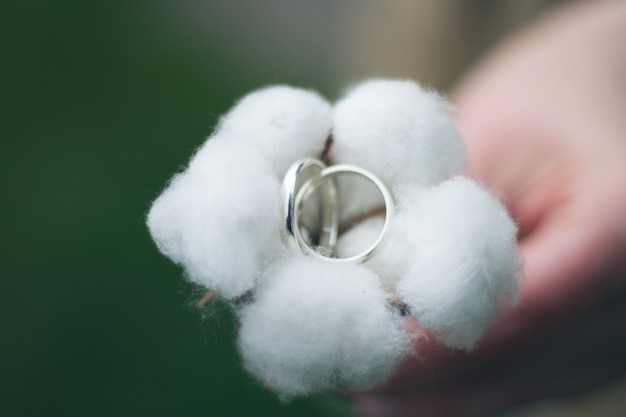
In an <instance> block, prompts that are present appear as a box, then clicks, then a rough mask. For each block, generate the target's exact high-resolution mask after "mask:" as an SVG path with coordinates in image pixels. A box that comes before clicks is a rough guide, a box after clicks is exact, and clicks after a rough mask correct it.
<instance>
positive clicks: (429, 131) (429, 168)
mask: <svg viewBox="0 0 626 417" xmlns="http://www.w3.org/2000/svg"><path fill="white" fill-rule="evenodd" d="M450 110H451V107H450V105H449V104H448V103H447V102H446V101H445V100H444V99H443V98H442V97H441V96H439V95H437V94H436V93H434V92H432V91H427V90H424V89H422V88H421V87H420V86H419V85H418V84H416V83H414V82H412V81H401V80H370V81H366V82H364V83H362V84H359V85H358V86H356V88H354V89H352V90H351V91H349V92H348V94H347V96H346V97H344V98H343V99H342V100H340V101H339V102H338V103H337V104H336V105H335V109H334V126H333V137H334V139H335V143H334V146H333V152H332V155H333V158H334V161H335V162H337V163H348V164H354V165H359V166H361V167H363V168H366V169H369V170H371V171H372V172H373V173H374V174H376V175H378V176H379V177H380V178H381V179H382V180H383V181H384V182H385V183H386V184H387V185H389V186H391V185H401V184H422V185H433V184H436V183H438V182H440V181H442V180H444V179H446V178H449V177H451V176H453V175H456V174H459V173H460V172H461V171H462V170H463V168H464V166H465V160H466V156H465V147H464V145H463V142H462V140H461V137H460V135H459V133H458V132H457V130H456V128H455V127H454V125H453V123H452V120H451V118H450V116H449V112H450Z"/></svg>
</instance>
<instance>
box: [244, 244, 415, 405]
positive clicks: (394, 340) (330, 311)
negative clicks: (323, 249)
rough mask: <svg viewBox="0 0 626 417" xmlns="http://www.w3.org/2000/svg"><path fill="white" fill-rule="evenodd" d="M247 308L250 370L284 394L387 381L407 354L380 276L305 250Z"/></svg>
mask: <svg viewBox="0 0 626 417" xmlns="http://www.w3.org/2000/svg"><path fill="white" fill-rule="evenodd" d="M271 274H272V275H273V278H272V279H271V280H268V281H267V282H266V284H265V285H264V286H263V287H262V288H261V289H260V290H259V291H258V292H257V294H256V298H257V300H256V301H255V302H254V303H252V304H250V305H248V306H246V307H244V308H243V310H242V311H241V328H240V333H239V348H240V350H241V353H242V356H243V359H244V363H245V366H246V368H247V369H248V370H249V371H250V372H252V373H253V374H254V375H256V376H257V377H258V378H259V379H260V380H261V381H263V382H264V383H265V384H266V385H267V386H269V387H270V388H272V389H273V390H275V391H276V392H277V393H278V394H279V395H281V396H282V397H283V398H286V399H287V398H291V397H293V396H296V395H306V394H311V393H316V392H321V391H328V390H337V389H356V390H361V389H368V388H371V387H373V386H375V385H377V384H379V383H381V382H383V381H385V380H386V379H387V378H388V377H389V376H390V374H391V373H392V372H393V370H394V368H395V367H396V365H397V364H398V362H399V361H400V360H401V359H402V358H403V357H404V355H405V354H406V353H407V352H408V349H409V346H410V343H409V342H410V340H409V337H408V336H407V335H406V334H405V332H404V331H403V328H402V318H401V317H400V316H399V315H398V314H397V313H395V312H393V311H392V310H391V309H390V307H389V306H388V299H387V298H388V295H387V294H386V293H385V292H384V291H383V290H382V289H381V287H380V285H379V284H378V277H377V276H376V274H374V273H373V272H371V271H369V270H368V269H366V268H364V267H362V266H358V265H353V264H336V263H328V262H321V261H317V260H313V259H310V258H306V257H304V256H299V257H297V258H294V259H290V260H288V261H285V263H284V264H281V265H277V267H276V268H274V269H273V270H272V271H271Z"/></svg>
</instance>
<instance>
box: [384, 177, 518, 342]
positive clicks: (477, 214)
mask: <svg viewBox="0 0 626 417" xmlns="http://www.w3.org/2000/svg"><path fill="white" fill-rule="evenodd" d="M396 194H397V195H398V198H399V199H401V200H402V201H401V202H400V203H399V206H400V208H399V210H398V216H397V217H396V220H397V221H396V224H395V228H396V229H394V233H396V234H397V235H398V236H396V237H394V238H393V239H396V241H395V243H394V244H392V245H390V248H388V249H387V250H385V253H384V254H381V256H384V255H389V256H388V257H387V258H382V259H379V260H378V262H379V263H380V262H383V263H387V265H386V267H385V268H381V269H383V270H385V269H386V271H387V273H391V274H397V275H398V277H397V278H398V281H397V284H396V285H397V292H398V295H399V297H400V298H401V299H402V300H403V301H404V302H405V303H407V305H408V306H409V307H410V309H411V314H412V315H414V316H415V317H416V318H417V320H418V322H419V325H420V327H422V328H427V329H431V330H432V331H433V332H434V333H435V335H436V337H437V338H438V339H440V340H441V341H442V342H443V343H445V344H446V345H448V346H451V347H457V348H465V349H469V348H471V347H473V346H474V344H475V343H476V342H477V341H478V340H479V339H480V338H481V336H482V335H483V333H484V332H485V331H486V330H487V328H488V327H489V326H490V325H491V324H492V323H493V322H494V320H495V318H496V313H497V312H498V311H499V310H500V309H501V308H502V307H505V306H510V305H511V304H513V303H514V302H515V301H516V299H517V287H518V273H519V271H520V267H521V265H520V260H519V258H518V252H517V245H516V227H515V224H514V223H513V221H512V220H511V219H510V217H509V215H508V213H507V212H506V210H505V209H504V208H503V207H502V205H501V204H500V203H499V202H498V200H497V199H495V198H494V197H493V196H491V195H490V194H489V193H488V192H487V191H486V190H484V189H483V188H481V187H480V186H478V185H477V184H476V183H474V182H473V181H471V180H469V179H467V178H464V177H457V178H454V179H452V180H450V181H446V182H444V183H443V184H441V185H440V186H438V187H435V188H433V189H432V190H428V191H425V190H424V189H423V188H417V187H406V188H405V189H403V190H400V191H399V192H397V193H396ZM391 251H394V252H395V253H394V254H390V252H391ZM394 257H395V259H396V260H397V259H399V258H404V259H405V260H408V262H405V261H404V260H402V261H400V262H398V263H397V264H395V265H394V264H393V263H392V262H394ZM378 266H380V264H378ZM381 273H383V272H381Z"/></svg>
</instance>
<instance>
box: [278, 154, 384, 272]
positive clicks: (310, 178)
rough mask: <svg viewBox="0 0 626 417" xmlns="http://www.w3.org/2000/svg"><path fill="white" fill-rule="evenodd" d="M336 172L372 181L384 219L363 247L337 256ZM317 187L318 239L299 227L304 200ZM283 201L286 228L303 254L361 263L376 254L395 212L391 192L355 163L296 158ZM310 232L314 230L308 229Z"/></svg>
mask: <svg viewBox="0 0 626 417" xmlns="http://www.w3.org/2000/svg"><path fill="white" fill-rule="evenodd" d="M339 175H356V176H361V177H363V178H365V179H367V180H369V181H370V182H372V183H373V184H374V185H375V186H376V187H377V188H378V190H379V191H380V193H381V195H382V198H383V202H384V205H385V221H384V224H383V227H382V229H381V231H380V233H379V235H378V237H377V238H376V239H375V240H374V242H372V244H370V245H369V246H368V247H367V248H366V249H364V250H363V251H361V252H359V253H357V254H355V255H351V256H348V257H344V258H340V257H337V256H336V254H335V244H336V242H337V235H338V229H339V214H338V207H339V203H338V196H337V187H336V184H335V177H336V176H339ZM318 189H319V191H320V192H319V194H320V205H321V208H320V210H321V222H320V224H321V231H320V233H319V238H318V239H317V240H312V239H311V238H310V235H311V234H313V235H315V233H314V231H311V230H307V229H306V228H305V232H308V234H309V236H305V234H304V233H303V230H302V227H301V220H302V216H303V212H304V203H305V202H307V201H308V200H309V199H310V198H311V196H312V195H314V194H315V193H316V191H317V190H318ZM281 198H282V201H283V210H284V213H283V214H284V219H285V231H286V234H287V235H288V236H289V237H291V238H293V239H292V240H293V241H295V243H296V246H297V247H298V248H299V249H300V250H301V251H302V252H303V253H305V254H308V255H310V256H313V257H316V258H319V259H322V260H325V261H331V262H350V263H362V262H365V261H367V260H368V259H370V258H371V257H372V256H374V255H375V254H376V252H377V251H378V250H379V249H380V247H381V245H382V244H383V242H384V240H385V238H386V234H387V231H388V230H389V227H390V224H391V222H392V220H393V216H394V212H395V210H394V204H393V198H392V195H391V192H389V190H388V189H387V187H386V186H385V184H384V183H383V182H382V181H381V180H380V179H379V178H378V177H377V176H376V175H374V174H373V173H371V172H370V171H368V170H366V169H363V168H361V167H358V166H354V165H347V164H340V165H333V166H330V167H326V166H325V165H324V164H323V163H322V162H321V161H319V160H316V159H306V160H301V161H298V162H296V163H295V164H293V165H292V166H291V168H290V169H289V170H288V172H287V175H285V180H284V181H283V188H282V191H281ZM311 232H313V233H311Z"/></svg>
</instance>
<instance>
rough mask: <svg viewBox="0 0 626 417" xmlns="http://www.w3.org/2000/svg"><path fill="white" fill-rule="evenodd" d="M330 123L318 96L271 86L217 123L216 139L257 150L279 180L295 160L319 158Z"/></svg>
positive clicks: (325, 105)
mask: <svg viewBox="0 0 626 417" xmlns="http://www.w3.org/2000/svg"><path fill="white" fill-rule="evenodd" d="M331 123H332V111H331V107H330V104H328V102H326V101H325V100H324V99H323V98H322V97H321V96H320V95H319V94H317V93H315V92H313V91H308V90H302V89H298V88H292V87H288V86H273V87H268V88H264V89H261V90H258V91H255V92H253V93H251V94H248V95H247V96H245V97H244V98H242V99H241V100H240V101H239V102H238V103H237V105H236V106H235V107H234V108H233V109H232V110H231V111H230V112H229V113H228V114H227V115H226V116H224V117H223V118H222V119H221V120H220V123H219V126H218V131H217V134H216V136H217V137H218V138H219V139H220V140H223V139H227V140H230V141H233V142H236V143H238V144H239V145H240V146H246V147H254V148H256V149H258V150H259V151H260V152H261V154H263V156H264V157H265V158H266V160H267V161H268V163H269V164H270V166H271V167H272V169H273V171H274V173H275V174H276V175H277V176H278V177H280V178H281V179H282V177H283V175H285V172H286V171H287V168H288V167H289V166H290V165H291V164H292V163H294V162H295V161H296V160H298V159H301V158H305V157H317V158H319V157H320V156H321V154H322V151H323V150H324V146H325V143H326V139H327V138H328V137H329V135H330V131H331Z"/></svg>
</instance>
